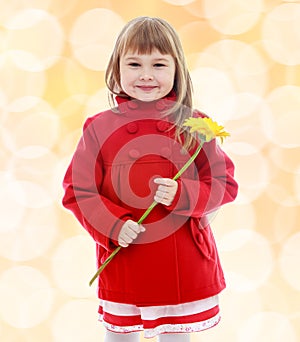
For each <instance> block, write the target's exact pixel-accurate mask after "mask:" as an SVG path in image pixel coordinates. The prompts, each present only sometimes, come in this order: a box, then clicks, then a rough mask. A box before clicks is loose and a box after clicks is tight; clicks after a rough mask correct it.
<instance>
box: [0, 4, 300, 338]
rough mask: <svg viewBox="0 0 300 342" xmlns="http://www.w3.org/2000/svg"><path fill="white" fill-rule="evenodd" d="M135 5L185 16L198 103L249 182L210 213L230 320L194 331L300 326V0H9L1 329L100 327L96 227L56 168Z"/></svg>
mask: <svg viewBox="0 0 300 342" xmlns="http://www.w3.org/2000/svg"><path fill="white" fill-rule="evenodd" d="M139 15H149V16H160V17H162V18H164V19H166V20H168V21H169V22H170V23H171V24H172V25H173V26H174V27H175V28H176V30H177V31H178V33H179V36H180V38H181V40H182V43H183V47H184V50H185V53H186V57H187V61H188V64H189V68H190V71H191V75H192V78H193V82H194V88H195V89H194V95H195V106H196V107H197V108H198V109H200V110H203V111H205V112H206V113H208V114H209V115H211V116H212V117H213V118H214V119H215V120H217V121H218V122H221V123H223V124H224V125H225V126H226V129H227V130H228V131H230V132H231V135H232V136H231V138H230V139H228V140H227V141H226V143H225V144H224V149H225V150H226V152H227V153H228V154H229V155H230V156H231V158H232V159H233V160H234V162H235V164H236V178H237V180H238V182H239V184H240V192H239V195H238V198H237V200H236V201H235V202H234V203H233V204H229V205H227V206H225V207H224V208H223V209H222V210H221V211H220V212H219V213H218V215H217V217H216V218H215V220H214V222H213V229H214V232H215V235H216V239H217V243H218V246H219V251H220V254H221V259H222V261H223V266H224V270H225V273H226V278H227V283H228V287H227V289H226V291H224V292H223V294H222V296H221V306H222V316H223V319H222V321H221V323H220V325H219V326H218V327H216V328H214V329H211V330H208V331H205V332H203V333H200V334H194V335H192V341H193V342H196V341H206V342H217V341H231V342H235V341H238V342H260V341H261V342H277V341H278V342H282V341H285V342H296V341H299V340H300V267H299V263H300V232H299V225H300V224H299V222H300V210H299V209H300V111H299V110H300V2H299V1H277V0H251V1H248V0H227V1H222V0H152V1H141V0H132V1H122V0H88V1H81V0H64V1H61V0H10V1H7V0H0V123H1V139H0V147H1V150H0V220H1V225H0V257H1V261H0V317H1V320H0V340H1V341H6V342H12V341H17V342H25V341H26V342H33V341H43V342H52V341H54V342H71V341H72V342H86V341H89V342H96V341H97V342H98V341H103V336H104V330H103V328H102V327H101V325H100V324H99V323H98V322H97V306H98V302H97V298H96V291H95V287H92V288H89V286H88V281H89V279H90V277H91V276H92V275H93V273H94V271H95V254H94V242H93V241H92V239H91V238H90V237H89V236H88V234H87V233H86V232H85V231H84V230H83V229H82V228H81V227H80V226H79V224H78V223H77V221H75V219H74V217H73V216H72V215H71V214H70V213H69V212H67V211H65V210H64V209H63V208H62V206H61V204H60V203H61V197H62V188H61V181H62V177H63V175H64V172H65V169H66V167H67V164H68V163H69V161H70V158H71V155H72V153H73V151H74V148H75V146H76V144H77V141H78V139H79V137H80V134H81V129H82V124H83V122H84V120H85V118H86V117H87V116H89V115H92V114H95V113H97V112H99V111H101V110H102V109H104V108H107V107H108V104H107V92H106V89H105V84H104V69H105V67H106V64H107V61H108V57H109V55H110V53H111V51H112V48H113V44H114V40H115V38H116V35H117V33H118V32H119V31H120V29H121V28H122V27H123V25H124V24H125V23H126V22H127V21H128V20H130V19H132V18H133V17H136V16H139ZM143 340H144V339H143V337H141V341H143ZM151 341H152V340H151ZM153 341H155V339H153Z"/></svg>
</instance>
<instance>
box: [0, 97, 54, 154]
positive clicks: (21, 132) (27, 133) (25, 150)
mask: <svg viewBox="0 0 300 342" xmlns="http://www.w3.org/2000/svg"><path fill="white" fill-rule="evenodd" d="M2 123H3V124H2V127H1V134H2V139H3V142H4V144H5V146H6V147H7V148H8V149H9V150H10V151H12V152H13V153H14V154H16V155H18V156H19V157H23V158H24V157H25V158H28V157H30V158H33V157H39V156H41V155H42V154H44V153H47V152H48V150H49V149H51V148H52V147H53V146H54V144H55V143H56V142H57V139H58V136H59V118H58V116H57V115H56V112H55V110H54V109H53V107H52V106H51V105H50V104H49V103H48V102H46V101H45V100H43V99H41V98H39V97H35V96H24V97H21V98H18V99H16V100H15V101H13V102H11V103H10V105H9V107H8V108H7V115H6V118H5V119H4V120H2Z"/></svg>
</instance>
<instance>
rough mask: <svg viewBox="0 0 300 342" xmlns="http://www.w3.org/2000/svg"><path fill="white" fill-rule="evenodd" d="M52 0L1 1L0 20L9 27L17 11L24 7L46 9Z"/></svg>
mask: <svg viewBox="0 0 300 342" xmlns="http://www.w3.org/2000/svg"><path fill="white" fill-rule="evenodd" d="M51 2H52V0H21V1H20V0H10V1H2V2H1V11H0V21H1V23H3V26H4V27H8V28H9V27H10V22H11V20H12V18H13V17H15V16H16V15H17V14H18V13H19V12H21V11H23V10H25V9H26V8H35V9H43V10H47V9H48V8H49V5H50V3H51Z"/></svg>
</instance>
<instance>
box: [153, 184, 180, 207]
mask: <svg viewBox="0 0 300 342" xmlns="http://www.w3.org/2000/svg"><path fill="white" fill-rule="evenodd" d="M154 183H156V184H159V185H158V188H157V190H156V193H155V196H154V201H156V202H157V203H161V204H164V205H167V206H169V205H171V204H172V202H173V200H174V197H175V195H176V192H177V189H178V183H177V182H176V181H175V180H173V179H171V178H155V179H154Z"/></svg>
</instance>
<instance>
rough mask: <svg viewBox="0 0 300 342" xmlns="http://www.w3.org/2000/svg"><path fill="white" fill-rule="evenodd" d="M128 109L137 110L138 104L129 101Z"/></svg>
mask: <svg viewBox="0 0 300 342" xmlns="http://www.w3.org/2000/svg"><path fill="white" fill-rule="evenodd" d="M127 105H128V108H130V109H137V108H138V106H139V105H138V104H137V103H136V101H134V100H130V101H128V102H127Z"/></svg>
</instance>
